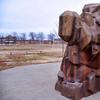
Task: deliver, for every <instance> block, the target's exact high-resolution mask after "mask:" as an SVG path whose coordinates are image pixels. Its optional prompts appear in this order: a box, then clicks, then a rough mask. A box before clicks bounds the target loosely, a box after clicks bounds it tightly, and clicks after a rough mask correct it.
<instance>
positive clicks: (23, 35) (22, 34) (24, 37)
mask: <svg viewBox="0 0 100 100" xmlns="http://www.w3.org/2000/svg"><path fill="white" fill-rule="evenodd" d="M20 40H22V41H23V43H25V41H26V33H21V36H20Z"/></svg>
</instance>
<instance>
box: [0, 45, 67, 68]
mask: <svg viewBox="0 0 100 100" xmlns="http://www.w3.org/2000/svg"><path fill="white" fill-rule="evenodd" d="M65 46H66V45H65V44H64V48H65ZM62 54H63V51H62V44H53V45H51V44H21V45H19V44H17V45H0V70H4V69H8V68H12V67H16V66H20V65H27V64H37V63H47V62H57V61H61V59H62Z"/></svg>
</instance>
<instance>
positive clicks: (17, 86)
mask: <svg viewBox="0 0 100 100" xmlns="http://www.w3.org/2000/svg"><path fill="white" fill-rule="evenodd" d="M59 65H60V63H47V64H37V65H28V66H23V67H16V68H12V69H8V70H4V71H0V100H69V99H68V98H65V97H63V96H62V95H61V94H60V93H59V92H57V91H55V89H54V86H55V83H56V80H57V75H56V74H57V72H58V70H59ZM82 100H100V92H98V93H96V94H94V95H92V96H89V97H87V98H83V99H82Z"/></svg>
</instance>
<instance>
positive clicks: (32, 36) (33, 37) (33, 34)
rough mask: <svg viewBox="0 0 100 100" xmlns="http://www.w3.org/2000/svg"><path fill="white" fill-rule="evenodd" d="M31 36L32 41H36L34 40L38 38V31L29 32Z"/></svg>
mask: <svg viewBox="0 0 100 100" xmlns="http://www.w3.org/2000/svg"><path fill="white" fill-rule="evenodd" d="M29 37H30V43H31V41H34V40H35V38H36V33H35V32H30V33H29Z"/></svg>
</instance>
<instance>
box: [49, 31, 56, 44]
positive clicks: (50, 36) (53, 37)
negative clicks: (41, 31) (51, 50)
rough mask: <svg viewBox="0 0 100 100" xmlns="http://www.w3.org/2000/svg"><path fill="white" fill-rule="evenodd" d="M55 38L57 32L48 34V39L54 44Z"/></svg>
mask: <svg viewBox="0 0 100 100" xmlns="http://www.w3.org/2000/svg"><path fill="white" fill-rule="evenodd" d="M54 39H55V34H53V33H50V34H48V40H50V41H51V44H53V42H54Z"/></svg>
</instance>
